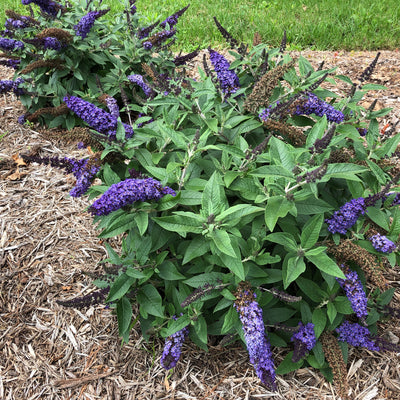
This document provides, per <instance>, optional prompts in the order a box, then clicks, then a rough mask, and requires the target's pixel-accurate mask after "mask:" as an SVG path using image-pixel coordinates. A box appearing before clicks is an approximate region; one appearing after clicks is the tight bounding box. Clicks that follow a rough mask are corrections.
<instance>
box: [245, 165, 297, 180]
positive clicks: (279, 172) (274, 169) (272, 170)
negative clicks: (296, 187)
mask: <svg viewBox="0 0 400 400" xmlns="http://www.w3.org/2000/svg"><path fill="white" fill-rule="evenodd" d="M249 175H252V176H256V177H258V178H266V177H267V176H272V177H274V178H280V177H283V178H290V181H294V180H295V179H294V176H293V172H292V171H289V170H287V169H285V168H283V167H281V166H277V165H264V166H262V167H259V168H256V169H254V170H253V171H250V172H249Z"/></svg>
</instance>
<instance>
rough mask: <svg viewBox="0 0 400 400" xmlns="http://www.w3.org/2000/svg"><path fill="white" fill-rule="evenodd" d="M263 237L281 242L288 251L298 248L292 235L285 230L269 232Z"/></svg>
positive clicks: (295, 250) (274, 241)
mask: <svg viewBox="0 0 400 400" xmlns="http://www.w3.org/2000/svg"><path fill="white" fill-rule="evenodd" d="M265 239H266V240H268V241H270V242H273V243H278V244H281V245H282V246H283V247H285V249H286V250H288V251H294V252H297V250H298V245H297V243H296V241H295V240H294V237H293V235H291V234H290V233H287V232H276V233H271V234H269V235H267V236H266V238H265Z"/></svg>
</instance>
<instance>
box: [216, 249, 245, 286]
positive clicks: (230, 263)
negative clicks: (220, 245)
mask: <svg viewBox="0 0 400 400" xmlns="http://www.w3.org/2000/svg"><path fill="white" fill-rule="evenodd" d="M235 249H236V252H235V253H237V255H236V256H235V257H230V256H228V255H227V254H224V253H221V254H219V255H218V257H219V258H220V259H221V261H222V262H223V264H224V266H225V267H226V268H228V269H229V270H230V271H232V272H233V273H234V274H235V275H236V276H237V277H239V279H240V280H242V281H244V280H245V278H246V276H245V272H244V266H243V263H242V260H241V256H240V250H239V249H238V247H235Z"/></svg>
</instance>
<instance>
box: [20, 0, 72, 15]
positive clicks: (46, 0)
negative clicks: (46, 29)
mask: <svg viewBox="0 0 400 400" xmlns="http://www.w3.org/2000/svg"><path fill="white" fill-rule="evenodd" d="M31 3H33V4H36V5H37V6H39V7H40V9H41V10H42V11H43V12H45V13H46V14H49V15H51V16H52V17H55V16H56V15H57V13H58V11H59V10H62V9H63V8H64V7H63V6H62V5H61V4H58V3H56V2H54V1H52V0H22V4H24V5H25V6H27V5H28V4H31Z"/></svg>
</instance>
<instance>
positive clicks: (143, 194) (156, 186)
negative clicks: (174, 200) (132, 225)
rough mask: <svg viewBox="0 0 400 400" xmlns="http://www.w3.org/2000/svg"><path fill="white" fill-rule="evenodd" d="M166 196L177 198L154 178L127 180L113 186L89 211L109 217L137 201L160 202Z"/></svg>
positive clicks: (169, 189)
mask: <svg viewBox="0 0 400 400" xmlns="http://www.w3.org/2000/svg"><path fill="white" fill-rule="evenodd" d="M166 194H170V195H172V196H175V192H174V191H173V190H172V189H171V188H169V187H168V186H165V187H163V186H161V183H160V182H158V181H157V180H155V179H153V178H147V179H125V180H124V181H121V182H118V183H115V184H113V185H111V186H110V187H109V188H108V190H107V191H106V192H104V193H103V195H102V196H101V197H100V198H99V199H97V200H96V201H95V202H94V203H93V204H92V205H91V206H90V207H89V211H90V212H91V213H92V214H93V215H108V214H110V213H111V212H113V211H115V210H118V209H120V208H122V207H125V206H128V205H130V204H133V203H134V202H135V201H147V200H158V199H161V197H163V196H165V195H166Z"/></svg>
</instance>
